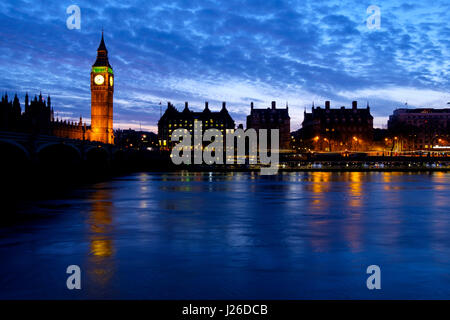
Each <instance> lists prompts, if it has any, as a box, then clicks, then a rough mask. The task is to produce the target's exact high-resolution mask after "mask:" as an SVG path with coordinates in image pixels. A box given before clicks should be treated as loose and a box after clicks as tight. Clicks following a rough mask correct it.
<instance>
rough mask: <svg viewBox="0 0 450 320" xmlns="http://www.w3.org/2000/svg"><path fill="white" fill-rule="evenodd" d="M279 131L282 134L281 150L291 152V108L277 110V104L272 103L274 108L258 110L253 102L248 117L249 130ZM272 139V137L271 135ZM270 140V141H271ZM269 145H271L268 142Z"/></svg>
mask: <svg viewBox="0 0 450 320" xmlns="http://www.w3.org/2000/svg"><path fill="white" fill-rule="evenodd" d="M250 128H251V129H255V130H256V131H257V132H258V130H259V129H268V130H269V129H278V130H279V134H280V142H279V144H280V150H281V151H290V141H291V118H290V117H289V108H288V106H286V108H283V109H277V108H276V102H275V101H272V107H271V108H266V109H256V108H254V106H253V102H252V103H251V104H250V115H248V116H247V129H250ZM269 137H270V135H269ZM269 140H270V139H269ZM268 143H269V144H268V145H271V143H270V142H268Z"/></svg>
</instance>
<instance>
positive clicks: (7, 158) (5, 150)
mask: <svg viewBox="0 0 450 320" xmlns="http://www.w3.org/2000/svg"><path fill="white" fill-rule="evenodd" d="M0 153H1V157H0V172H1V175H2V176H10V175H11V176H17V174H22V173H23V174H25V172H26V171H27V170H28V169H29V164H30V163H31V161H30V160H31V157H30V153H29V152H28V150H27V149H26V148H25V147H24V146H22V145H21V144H19V143H17V142H15V141H12V140H7V139H1V140H0Z"/></svg>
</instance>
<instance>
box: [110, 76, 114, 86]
mask: <svg viewBox="0 0 450 320" xmlns="http://www.w3.org/2000/svg"><path fill="white" fill-rule="evenodd" d="M113 84H114V79H113V77H109V85H110V86H111V87H112V86H113Z"/></svg>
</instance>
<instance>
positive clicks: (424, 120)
mask: <svg viewBox="0 0 450 320" xmlns="http://www.w3.org/2000/svg"><path fill="white" fill-rule="evenodd" d="M388 131H389V134H390V135H391V139H393V140H395V141H393V143H394V146H393V149H394V151H412V150H431V149H433V147H436V146H437V147H438V148H437V149H439V147H442V146H448V145H449V137H450V108H445V109H433V108H419V109H406V108H400V109H396V110H394V112H393V114H392V115H391V116H389V121H388Z"/></svg>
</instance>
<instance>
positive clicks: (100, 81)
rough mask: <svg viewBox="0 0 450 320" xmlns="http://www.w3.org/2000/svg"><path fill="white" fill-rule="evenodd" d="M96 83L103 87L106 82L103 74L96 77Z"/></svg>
mask: <svg viewBox="0 0 450 320" xmlns="http://www.w3.org/2000/svg"><path fill="white" fill-rule="evenodd" d="M94 82H95V84H98V85H101V84H103V82H105V78H103V76H102V75H101V74H98V75H96V76H95V78H94Z"/></svg>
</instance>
